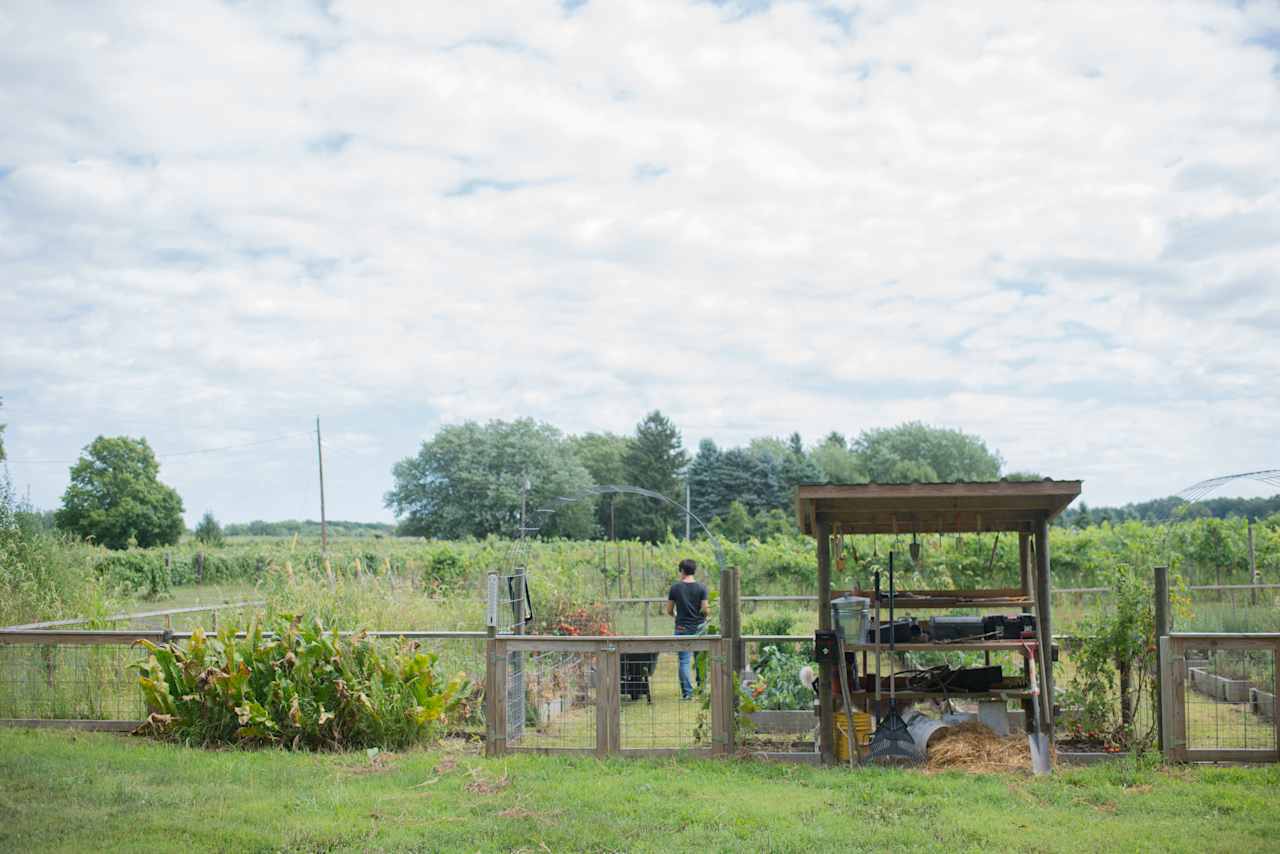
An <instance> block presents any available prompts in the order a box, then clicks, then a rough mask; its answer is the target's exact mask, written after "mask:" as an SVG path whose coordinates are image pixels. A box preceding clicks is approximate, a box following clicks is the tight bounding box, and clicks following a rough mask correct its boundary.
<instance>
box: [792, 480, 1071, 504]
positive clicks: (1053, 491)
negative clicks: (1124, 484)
mask: <svg viewBox="0 0 1280 854" xmlns="http://www.w3.org/2000/svg"><path fill="white" fill-rule="evenodd" d="M1081 484H1082V481H1079V480H991V481H971V482H965V483H803V484H800V485H799V486H798V487H797V488H796V489H797V493H796V494H797V495H798V496H799V497H800V498H801V499H802V500H803V499H813V498H899V497H902V496H904V495H919V496H924V497H951V496H963V495H972V496H983V495H1005V496H1010V495H1042V496H1067V495H1070V496H1072V497H1074V496H1076V495H1079V494H1080V487H1081Z"/></svg>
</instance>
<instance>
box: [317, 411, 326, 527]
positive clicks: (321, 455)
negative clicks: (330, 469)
mask: <svg viewBox="0 0 1280 854" xmlns="http://www.w3.org/2000/svg"><path fill="white" fill-rule="evenodd" d="M316 460H317V461H318V462H319V463H320V551H322V552H325V551H328V550H329V525H328V522H326V521H325V518H324V451H323V450H321V446H320V416H319V415H317V416H316Z"/></svg>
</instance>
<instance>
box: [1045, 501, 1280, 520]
mask: <svg viewBox="0 0 1280 854" xmlns="http://www.w3.org/2000/svg"><path fill="white" fill-rule="evenodd" d="M1276 513H1280V495H1273V496H1271V497H1270V498H1202V499H1200V500H1199V501H1194V502H1193V501H1187V500H1186V499H1185V498H1179V497H1178V496H1176V495H1171V496H1169V497H1168V498H1154V499H1152V500H1150V501H1139V502H1133V503H1130V504H1125V505H1124V506H1122V507H1090V506H1089V505H1088V504H1086V503H1085V502H1084V501H1080V502H1079V503H1077V504H1076V505H1075V506H1073V507H1069V508H1067V510H1066V511H1065V512H1064V513H1063V514H1062V515H1061V516H1059V517H1058V520H1057V521H1058V523H1059V524H1061V525H1064V526H1067V527H1071V528H1087V527H1090V526H1091V525H1102V524H1105V523H1110V524H1118V523H1120V522H1150V523H1159V522H1179V521H1182V520H1186V519H1232V518H1245V519H1265V518H1267V517H1268V516H1272V515H1274V514H1276Z"/></svg>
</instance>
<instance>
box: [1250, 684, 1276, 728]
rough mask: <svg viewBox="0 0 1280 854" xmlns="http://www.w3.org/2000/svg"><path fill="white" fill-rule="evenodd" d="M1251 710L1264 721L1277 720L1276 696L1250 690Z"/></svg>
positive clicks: (1255, 689)
mask: <svg viewBox="0 0 1280 854" xmlns="http://www.w3.org/2000/svg"><path fill="white" fill-rule="evenodd" d="M1249 710H1250V711H1252V712H1253V713H1254V714H1255V715H1257V716H1258V717H1260V718H1262V719H1263V720H1268V721H1273V720H1275V719H1276V695H1275V694H1269V693H1267V692H1266V691H1260V690H1258V689H1257V688H1250V689H1249Z"/></svg>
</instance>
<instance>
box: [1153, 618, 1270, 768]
mask: <svg viewBox="0 0 1280 854" xmlns="http://www.w3.org/2000/svg"><path fill="white" fill-rule="evenodd" d="M1160 654H1161V659H1162V661H1163V664H1162V672H1161V674H1160V699H1161V715H1162V717H1163V723H1164V736H1165V744H1164V754H1165V758H1166V759H1168V760H1170V761H1174V762H1214V761H1220V762H1277V761H1280V715H1277V713H1276V685H1277V682H1278V681H1280V680H1278V679H1277V668H1280V633H1268V634H1209V633H1201V634H1196V633H1176V634H1170V635H1167V636H1165V637H1162V638H1160Z"/></svg>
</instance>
